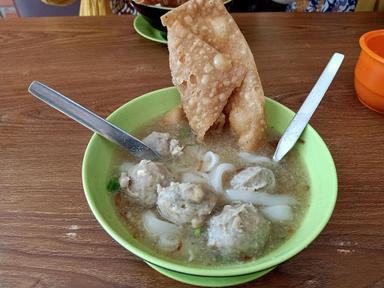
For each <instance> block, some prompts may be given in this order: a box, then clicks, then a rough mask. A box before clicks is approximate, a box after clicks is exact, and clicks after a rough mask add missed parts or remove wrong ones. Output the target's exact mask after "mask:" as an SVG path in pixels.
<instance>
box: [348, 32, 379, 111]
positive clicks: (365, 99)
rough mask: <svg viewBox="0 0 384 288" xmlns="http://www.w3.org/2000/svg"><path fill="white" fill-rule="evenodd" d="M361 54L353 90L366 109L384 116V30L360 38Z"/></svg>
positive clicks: (356, 68)
mask: <svg viewBox="0 0 384 288" xmlns="http://www.w3.org/2000/svg"><path fill="white" fill-rule="evenodd" d="M359 43H360V47H361V52H360V56H359V60H358V61H357V64H356V67H355V90H356V93H357V96H358V98H359V100H360V101H361V102H362V103H363V104H364V105H365V106H367V107H368V108H370V109H372V110H374V111H376V112H379V113H383V114H384V29H383V30H374V31H370V32H368V33H365V34H364V35H363V36H361V37H360V41H359Z"/></svg>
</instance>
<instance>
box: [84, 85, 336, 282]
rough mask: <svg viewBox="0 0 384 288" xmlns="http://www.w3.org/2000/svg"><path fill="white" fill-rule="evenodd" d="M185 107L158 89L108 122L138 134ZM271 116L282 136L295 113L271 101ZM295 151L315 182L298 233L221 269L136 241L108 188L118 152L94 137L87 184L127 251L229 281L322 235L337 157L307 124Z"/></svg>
mask: <svg viewBox="0 0 384 288" xmlns="http://www.w3.org/2000/svg"><path fill="white" fill-rule="evenodd" d="M179 103H180V96H179V93H178V92H177V90H176V88H174V87H170V88H165V89H161V90H157V91H154V92H151V93H148V94H145V95H143V96H141V97H138V98H136V99H134V100H132V101H130V102H129V103H127V104H125V105H123V106H122V107H120V108H119V109H117V110H116V111H115V112H113V113H112V114H111V115H110V116H109V117H108V120H109V121H111V122H112V123H114V124H116V125H118V126H119V127H121V128H122V129H124V130H126V131H128V132H131V133H133V134H135V132H137V131H138V130H139V129H140V127H142V126H143V125H144V124H146V123H150V122H151V121H153V120H155V119H157V118H159V117H160V116H161V115H163V114H164V113H166V112H167V111H169V110H170V109H172V108H173V107H175V106H176V105H177V104H179ZM266 114H267V121H268V125H269V126H273V127H274V128H275V129H276V130H277V131H278V132H283V131H284V129H285V128H286V127H287V125H288V123H289V122H290V120H291V119H292V118H293V116H294V113H293V112H292V111H291V110H289V109H288V108H286V107H284V106H283V105H281V104H279V103H277V102H276V101H273V100H271V99H269V98H267V99H266ZM301 139H302V140H303V141H301V143H299V144H297V145H296V147H295V149H297V150H298V152H299V157H300V158H301V159H302V161H303V162H304V164H305V166H306V168H307V170H308V174H309V184H310V199H309V207H308V210H307V212H306V214H305V216H304V219H303V220H302V223H301V225H300V227H299V228H298V230H297V231H296V233H295V234H294V235H292V237H291V238H289V239H288V240H287V241H286V242H285V243H283V244H282V245H281V246H280V247H279V248H277V249H276V250H274V251H271V252H270V253H267V254H266V255H264V256H262V257H260V258H258V259H256V260H253V261H250V262H246V263H243V264H231V265H221V266H208V267H206V266H196V265H193V266H189V265H184V264H181V263H180V262H178V261H177V260H175V259H172V258H168V257H165V256H161V255H158V254H156V253H155V252H154V251H153V250H151V249H150V248H148V247H146V246H144V245H143V244H142V243H141V242H140V241H138V240H136V239H134V238H133V237H132V236H131V234H130V232H129V230H128V229H127V228H126V225H125V224H124V222H123V221H122V219H121V218H120V216H119V215H118V214H117V213H116V211H115V208H114V206H113V203H112V201H111V198H110V195H109V193H108V192H107V190H106V186H107V183H108V180H109V176H110V175H109V174H108V173H109V171H110V167H111V165H112V163H113V160H114V154H115V153H116V150H117V149H118V148H117V147H116V146H115V145H114V144H112V143H110V142H109V141H108V140H105V139H104V138H102V137H101V136H99V135H96V134H95V135H93V136H92V138H91V140H90V142H89V144H88V147H87V149H86V151H85V155H84V160H83V170H82V173H83V175H82V177H83V186H84V191H85V195H86V198H87V201H88V204H89V206H90V207H91V210H92V212H93V214H94V215H95V217H96V219H97V220H98V221H99V223H100V224H101V226H102V227H103V228H104V229H105V231H107V232H108V233H109V234H110V235H111V236H112V238H113V239H115V240H116V241H117V242H118V243H120V244H121V245H122V246H123V247H124V248H126V249H127V250H129V251H130V252H132V253H133V254H135V255H137V256H138V257H140V258H142V259H143V260H145V261H146V262H148V263H151V264H153V265H154V266H158V267H162V268H165V269H167V270H171V271H174V272H178V273H184V274H190V275H195V276H209V277H228V276H239V275H245V274H251V273H255V272H259V271H263V270H267V269H270V268H273V267H275V266H276V265H278V264H280V263H282V262H284V261H286V260H288V259H289V258H291V257H293V256H294V255H296V254H297V253H299V252H300V251H301V250H303V249H304V248H305V247H307V246H308V245H309V244H310V243H311V242H312V241H313V240H314V239H315V238H316V237H317V236H318V235H319V233H320V232H321V231H322V229H323V228H324V227H325V225H326V224H327V222H328V220H329V218H330V217H331V214H332V211H333V208H334V205H335V203H336V196H337V175H336V169H335V165H334V163H333V160H332V156H331V154H330V153H329V151H328V149H327V146H326V145H325V143H324V142H323V140H322V139H321V137H320V136H319V134H317V132H316V131H315V130H314V129H313V128H312V127H311V126H308V127H307V128H306V129H305V131H304V133H303V135H302V136H301Z"/></svg>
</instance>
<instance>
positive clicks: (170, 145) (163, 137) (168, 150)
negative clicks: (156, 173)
mask: <svg viewBox="0 0 384 288" xmlns="http://www.w3.org/2000/svg"><path fill="white" fill-rule="evenodd" d="M143 142H144V143H145V144H146V145H148V146H149V147H151V148H152V149H153V150H155V151H156V152H157V153H159V154H160V155H161V156H170V155H172V156H180V155H182V154H183V151H182V150H183V147H182V146H180V145H179V141H177V140H176V139H173V138H172V137H171V135H169V133H160V132H156V131H155V132H152V133H151V134H149V135H148V136H147V137H145V138H144V139H143Z"/></svg>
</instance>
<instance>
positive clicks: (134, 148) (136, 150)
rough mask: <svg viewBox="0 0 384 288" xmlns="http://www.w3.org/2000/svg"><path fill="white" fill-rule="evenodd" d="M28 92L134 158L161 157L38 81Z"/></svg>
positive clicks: (33, 83)
mask: <svg viewBox="0 0 384 288" xmlns="http://www.w3.org/2000/svg"><path fill="white" fill-rule="evenodd" d="M28 91H29V93H31V94H32V95H33V96H35V97H37V98H38V99H40V100H42V101H43V102H45V103H47V104H48V105H49V106H51V107H53V108H55V109H57V110H59V111H60V112H62V113H64V114H65V115H67V116H68V117H70V118H72V119H73V120H75V121H76V122H78V123H80V124H82V125H83V126H85V127H87V128H88V129H90V130H92V131H93V132H96V133H98V134H100V135H101V136H103V137H104V138H106V139H108V140H110V141H112V142H114V143H116V144H118V145H120V146H122V147H123V148H125V149H126V150H128V152H130V153H131V154H133V156H135V157H138V158H141V159H148V160H154V159H157V158H159V155H158V154H157V153H156V152H154V151H153V150H152V149H151V148H149V147H148V146H146V145H145V144H144V143H142V142H141V141H140V140H138V139H136V138H135V137H133V136H131V135H129V134H128V133H127V132H125V131H123V130H122V129H120V128H119V127H117V126H115V125H113V124H112V123H110V122H108V121H107V120H105V119H103V118H101V117H100V116H98V115H96V114H95V113H93V112H91V111H89V110H88V109H86V108H84V107H83V106H81V105H79V104H77V103H76V102H74V101H72V100H71V99H69V98H67V97H65V96H64V95H62V94H60V93H59V92H57V91H55V90H53V89H52V88H50V87H48V86H46V85H44V84H42V83H40V82H38V81H33V82H32V83H31V85H30V86H29V88H28Z"/></svg>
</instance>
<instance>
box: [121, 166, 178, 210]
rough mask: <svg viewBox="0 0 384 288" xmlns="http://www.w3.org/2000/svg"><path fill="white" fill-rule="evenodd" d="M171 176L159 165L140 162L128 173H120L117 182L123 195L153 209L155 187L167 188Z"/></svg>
mask: <svg viewBox="0 0 384 288" xmlns="http://www.w3.org/2000/svg"><path fill="white" fill-rule="evenodd" d="M170 180H171V174H170V172H169V171H168V169H167V168H166V167H165V166H164V165H163V164H161V163H156V162H152V161H149V160H141V161H140V163H139V164H137V165H135V166H134V167H132V168H131V169H130V170H129V171H128V173H126V172H123V173H121V176H120V179H119V182H120V185H121V187H122V188H123V193H125V194H126V195H127V196H130V197H132V198H134V199H136V200H138V201H139V202H140V203H141V204H143V205H144V206H148V207H153V206H154V205H155V204H156V199H157V192H156V189H157V185H160V186H168V185H169V183H170Z"/></svg>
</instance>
